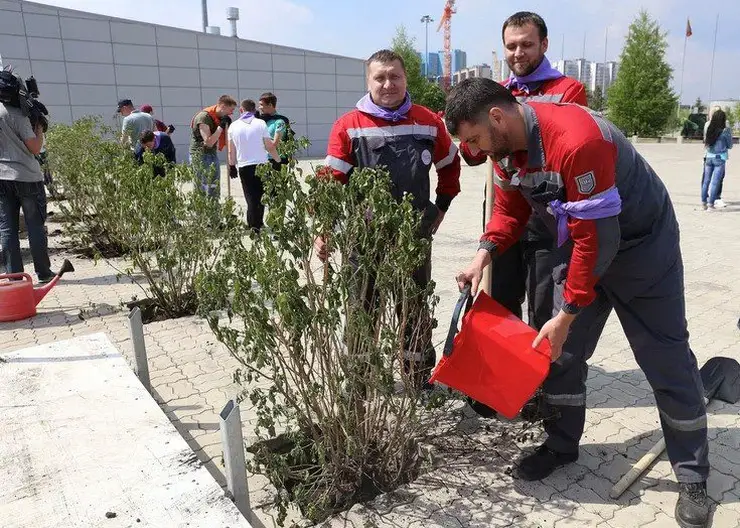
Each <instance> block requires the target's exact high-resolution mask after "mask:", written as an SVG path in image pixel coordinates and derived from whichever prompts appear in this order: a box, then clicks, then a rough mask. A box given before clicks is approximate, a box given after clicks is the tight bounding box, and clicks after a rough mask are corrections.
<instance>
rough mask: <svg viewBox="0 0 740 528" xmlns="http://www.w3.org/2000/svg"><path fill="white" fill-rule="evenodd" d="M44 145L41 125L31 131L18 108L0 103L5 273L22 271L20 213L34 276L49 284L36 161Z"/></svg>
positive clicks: (0, 215)
mask: <svg viewBox="0 0 740 528" xmlns="http://www.w3.org/2000/svg"><path fill="white" fill-rule="evenodd" d="M43 143H44V132H43V126H42V125H41V124H39V125H37V126H36V128H35V129H34V128H33V127H32V126H31V121H30V120H29V119H28V117H26V116H25V115H23V112H22V111H21V109H20V108H15V107H12V106H10V105H7V106H6V105H4V104H3V103H0V243H1V244H2V257H3V258H2V260H3V264H4V268H5V270H4V271H5V273H21V272H22V271H23V257H22V255H21V245H20V239H19V237H18V230H19V228H20V225H19V223H20V211H21V209H22V210H23V218H24V219H25V221H26V227H27V228H28V243H29V245H30V246H31V257H32V258H33V266H34V269H35V271H36V276H37V277H38V279H39V282H49V281H50V280H51V279H52V278H53V277H54V273H53V272H52V271H51V263H50V261H49V248H48V245H47V238H46V230H45V229H44V224H45V223H46V190H45V189H44V174H43V173H42V172H41V166H40V165H39V162H38V161H37V159H36V156H37V155H38V154H39V153H40V152H41V147H42V145H43Z"/></svg>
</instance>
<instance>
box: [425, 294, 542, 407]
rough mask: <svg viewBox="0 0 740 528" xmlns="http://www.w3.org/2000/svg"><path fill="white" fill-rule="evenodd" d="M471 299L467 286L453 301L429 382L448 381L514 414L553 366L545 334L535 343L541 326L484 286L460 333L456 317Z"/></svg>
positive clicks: (461, 390)
mask: <svg viewBox="0 0 740 528" xmlns="http://www.w3.org/2000/svg"><path fill="white" fill-rule="evenodd" d="M471 300H472V298H471V296H470V286H467V287H466V288H465V289H464V290H463V292H462V294H461V295H460V299H459V300H458V301H457V306H455V311H454V312H453V314H452V323H451V324H450V331H449V333H448V334H447V341H446V343H445V348H444V355H443V356H442V359H441V360H440V361H439V364H438V365H437V367H436V368H435V369H434V372H433V373H432V377H431V379H430V382H435V381H439V382H440V383H444V384H445V385H447V386H448V387H452V388H453V389H456V390H458V391H460V392H462V393H463V394H466V395H467V396H469V397H470V398H472V399H474V400H476V401H478V402H480V403H482V404H484V405H487V406H488V407H490V408H492V409H494V410H495V411H497V412H498V413H500V414H502V415H503V416H505V417H506V418H509V419H511V418H514V417H515V416H516V415H517V414H518V413H519V411H521V409H522V407H523V406H524V404H525V403H526V402H527V401H528V400H529V399H530V398H531V397H532V396H533V395H534V393H535V391H536V390H537V389H538V388H539V386H540V385H542V382H543V381H544V380H545V377H546V376H547V374H548V372H549V371H550V344H549V342H548V341H547V340H543V341H542V343H541V344H540V345H539V346H538V347H537V349H534V348H532V341H534V338H535V337H537V332H536V331H535V330H534V329H532V328H530V327H529V326H528V325H527V324H525V323H524V322H523V321H522V320H521V319H519V318H518V317H516V316H515V315H514V314H512V313H511V312H509V311H508V310H507V309H506V308H504V307H503V306H501V305H500V304H499V303H497V302H496V301H494V300H493V299H491V297H489V296H488V295H487V294H486V293H485V292H481V293H480V294H479V295H478V297H477V298H476V300H475V302H474V303H473V305H472V308H470V310H469V311H468V312H467V313H466V314H465V316H464V317H463V320H462V327H461V329H460V332H459V333H458V331H457V325H458V319H459V318H460V314H461V313H462V311H463V308H465V306H466V305H468V306H470V301H471Z"/></svg>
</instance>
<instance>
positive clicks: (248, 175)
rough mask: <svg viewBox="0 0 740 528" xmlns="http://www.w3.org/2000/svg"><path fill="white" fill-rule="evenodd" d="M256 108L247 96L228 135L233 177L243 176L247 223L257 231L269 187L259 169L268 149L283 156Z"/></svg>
mask: <svg viewBox="0 0 740 528" xmlns="http://www.w3.org/2000/svg"><path fill="white" fill-rule="evenodd" d="M256 109H257V107H256V105H255V104H254V101H252V100H251V99H245V100H243V101H242V102H241V105H240V107H239V110H240V112H241V115H240V116H239V119H237V120H236V121H234V122H233V123H232V124H231V126H230V127H229V132H228V136H229V177H230V178H236V177H237V176H239V179H240V180H241V182H242V190H243V191H244V199H245V200H246V202H247V225H249V227H250V228H251V229H252V230H253V231H255V232H259V231H260V229H262V226H263V223H264V216H265V206H264V205H262V195H263V194H264V193H265V188H264V185H263V182H262V178H261V177H260V176H259V174H257V169H258V167H259V166H260V165H263V164H265V163H267V161H268V159H269V157H268V155H267V154H268V152H269V154H270V156H272V158H273V159H275V160H279V159H280V156H279V155H278V152H277V149H276V148H275V145H274V143H273V140H272V136H271V135H270V132H269V131H268V129H267V124H266V123H265V122H264V121H263V120H262V119H259V118H257V117H255V110H256Z"/></svg>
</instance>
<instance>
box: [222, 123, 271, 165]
mask: <svg viewBox="0 0 740 528" xmlns="http://www.w3.org/2000/svg"><path fill="white" fill-rule="evenodd" d="M265 139H272V138H271V137H270V134H269V132H268V131H267V123H265V122H264V121H263V120H262V119H257V118H256V117H250V118H247V119H237V120H235V121H234V122H233V123H231V125H230V126H229V141H233V142H234V146H235V147H236V166H237V167H239V168H241V167H246V166H247V165H259V164H260V163H267V159H268V155H267V149H265V142H264V140H265Z"/></svg>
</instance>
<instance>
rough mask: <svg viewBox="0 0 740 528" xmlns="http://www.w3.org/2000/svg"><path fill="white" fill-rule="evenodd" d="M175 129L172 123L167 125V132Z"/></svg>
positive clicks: (169, 132)
mask: <svg viewBox="0 0 740 528" xmlns="http://www.w3.org/2000/svg"><path fill="white" fill-rule="evenodd" d="M174 131H175V126H174V125H167V133H168V134H172V133H173V132H174Z"/></svg>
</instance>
